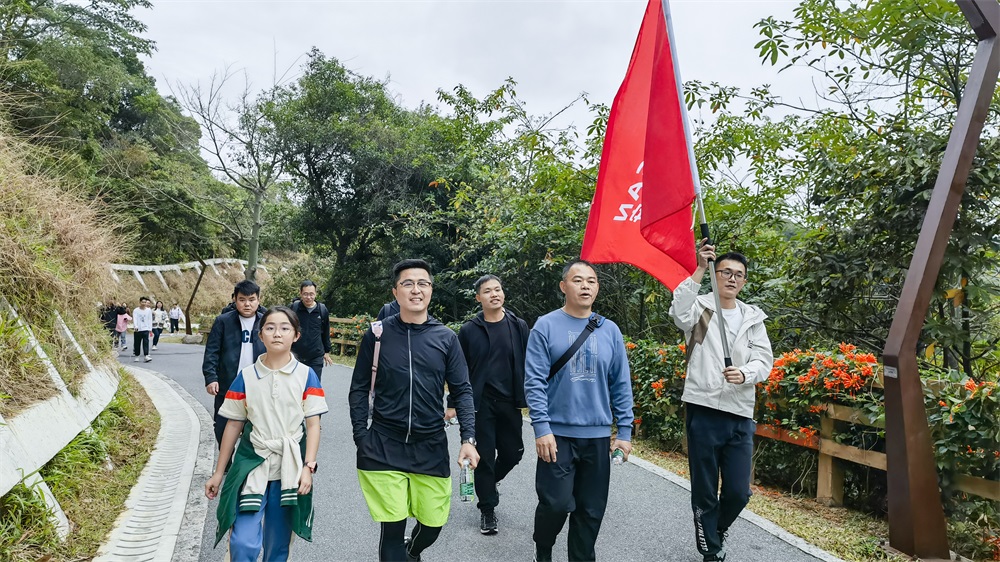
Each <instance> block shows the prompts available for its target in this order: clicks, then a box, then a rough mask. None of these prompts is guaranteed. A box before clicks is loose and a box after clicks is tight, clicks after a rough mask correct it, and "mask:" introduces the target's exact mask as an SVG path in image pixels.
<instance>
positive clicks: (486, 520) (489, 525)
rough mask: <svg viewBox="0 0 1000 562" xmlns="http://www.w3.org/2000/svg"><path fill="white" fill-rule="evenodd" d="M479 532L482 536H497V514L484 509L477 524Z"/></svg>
mask: <svg viewBox="0 0 1000 562" xmlns="http://www.w3.org/2000/svg"><path fill="white" fill-rule="evenodd" d="M479 532H480V533H482V534H484V535H495V534H497V514H496V512H495V511H493V510H492V509H484V510H483V514H482V517H481V518H480V522H479Z"/></svg>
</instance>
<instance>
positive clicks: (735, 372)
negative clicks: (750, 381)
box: [722, 367, 747, 384]
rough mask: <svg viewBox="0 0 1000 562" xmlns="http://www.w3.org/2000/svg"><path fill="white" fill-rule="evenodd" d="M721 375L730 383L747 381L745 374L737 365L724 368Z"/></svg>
mask: <svg viewBox="0 0 1000 562" xmlns="http://www.w3.org/2000/svg"><path fill="white" fill-rule="evenodd" d="M722 375H723V376H724V377H726V382H728V383H731V384H743V383H745V382H746V381H747V376H746V375H744V374H743V371H741V370H740V368H739V367H726V370H725V371H722Z"/></svg>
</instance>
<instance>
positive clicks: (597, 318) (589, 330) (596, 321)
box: [547, 312, 604, 381]
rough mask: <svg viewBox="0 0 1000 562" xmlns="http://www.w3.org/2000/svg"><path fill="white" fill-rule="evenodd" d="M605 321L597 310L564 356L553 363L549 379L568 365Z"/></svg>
mask: <svg viewBox="0 0 1000 562" xmlns="http://www.w3.org/2000/svg"><path fill="white" fill-rule="evenodd" d="M603 323H604V317H603V316H601V315H600V314H597V313H596V312H595V313H593V314H591V315H590V320H588V321H587V326H586V327H585V328H584V329H583V331H582V332H580V335H579V336H578V337H577V338H576V341H575V342H573V345H571V346H569V349H567V350H566V353H563V355H562V357H560V358H559V360H558V361H556V362H555V363H553V364H552V367H551V368H549V378H548V379H547V380H549V381H551V380H552V377H554V376H556V373H558V372H559V370H560V369H562V368H563V367H564V366H565V365H566V363H569V360H570V359H572V358H573V355H575V354H576V352H577V351H579V349H580V348H581V347H583V342H585V341H587V338H589V337H590V334H593V333H594V330H596V329H597V327H598V326H600V325H601V324H603Z"/></svg>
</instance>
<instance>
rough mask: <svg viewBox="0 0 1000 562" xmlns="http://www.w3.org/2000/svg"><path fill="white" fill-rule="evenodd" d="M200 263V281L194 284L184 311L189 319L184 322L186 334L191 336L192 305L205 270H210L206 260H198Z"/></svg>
mask: <svg viewBox="0 0 1000 562" xmlns="http://www.w3.org/2000/svg"><path fill="white" fill-rule="evenodd" d="M198 263H200V264H201V272H200V273H198V280H197V281H195V283H194V289H193V290H192V291H191V298H189V299H188V303H187V307H186V308H185V309H184V317H185V318H186V319H187V320H186V321H185V322H184V333H185V334H187V335H189V336H190V335H191V303H193V302H194V296H195V295H197V294H198V287H199V286H200V285H201V278H202V277H204V276H205V270H206V269H208V265H207V264H206V263H205V260H203V259H201V258H200V257H199V258H198Z"/></svg>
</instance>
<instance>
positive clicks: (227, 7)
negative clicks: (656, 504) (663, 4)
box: [137, 0, 811, 129]
mask: <svg viewBox="0 0 1000 562" xmlns="http://www.w3.org/2000/svg"><path fill="white" fill-rule="evenodd" d="M796 5H797V2H795V1H791V0H673V1H672V2H671V11H672V13H673V17H674V32H675V34H676V41H677V48H678V49H679V53H678V58H679V62H680V67H681V73H682V77H683V78H684V79H685V80H690V79H699V80H702V81H705V82H710V81H719V82H723V83H726V84H732V85H737V86H743V87H750V86H755V85H758V84H760V83H771V84H775V86H776V89H777V90H778V91H779V92H781V93H784V94H786V95H788V96H791V97H800V96H808V95H809V92H811V85H810V84H809V82H808V78H805V77H803V75H802V74H800V75H799V76H795V75H794V74H788V75H782V76H781V77H778V76H776V74H775V71H774V69H773V68H772V67H770V66H762V65H761V64H760V61H759V59H758V58H757V56H756V52H755V50H754V48H753V45H754V44H755V43H756V42H757V41H758V40H759V37H758V35H757V33H756V30H754V29H753V24H754V23H755V22H757V21H758V20H760V19H761V18H763V17H767V16H771V15H773V16H775V17H779V18H784V19H789V18H790V17H791V13H792V10H793V9H794V7H795V6H796ZM645 6H646V1H645V0H593V1H590V0H576V1H547V0H522V1H516V0H492V1H489V0H453V1H429V0H396V1H379V0H364V1H335V0H327V1H289V0H285V1H282V2H266V1H246V0H232V1H221V0H158V1H157V0H154V6H153V8H152V9H150V10H143V11H141V12H139V13H138V14H137V15H138V16H139V17H140V18H141V19H142V21H144V22H145V23H146V24H147V25H148V26H149V29H148V31H147V33H146V36H147V37H148V38H150V39H152V40H154V41H155V42H156V46H157V50H156V52H155V53H154V54H153V56H152V57H151V59H150V60H148V61H147V67H148V70H149V73H150V75H152V76H153V77H154V78H156V80H157V82H158V85H159V87H160V90H161V92H164V93H168V88H167V85H168V84H175V83H177V82H180V83H183V84H188V85H190V84H193V83H195V82H198V81H202V82H203V83H205V82H207V80H208V79H209V78H210V77H211V75H212V73H213V72H216V71H220V70H221V69H222V68H224V67H225V66H226V65H231V67H232V68H234V69H246V71H247V72H248V74H249V76H250V78H251V80H252V82H253V85H254V86H255V87H258V88H265V87H267V86H269V85H270V84H271V83H272V77H273V75H274V69H275V68H277V69H278V72H279V73H280V72H283V71H285V70H287V69H288V68H290V67H291V68H292V69H293V73H294V74H297V73H298V69H299V66H300V65H301V63H302V62H303V61H304V57H303V54H304V53H306V52H307V51H308V50H309V49H310V48H312V47H313V46H316V47H318V48H319V49H320V50H321V51H322V52H323V53H324V54H326V55H327V56H330V57H336V58H337V59H339V60H340V61H342V62H343V63H344V64H345V65H346V66H347V67H348V68H350V69H352V70H354V71H355V72H358V73H361V74H365V75H369V76H374V77H377V78H386V77H388V78H389V79H390V88H391V90H392V91H393V92H394V93H395V94H396V96H397V97H398V99H399V100H400V101H401V102H402V103H403V104H404V105H406V106H407V107H415V106H417V105H418V104H419V103H420V102H421V101H428V102H432V103H435V104H436V96H435V91H436V90H437V89H438V88H445V89H451V88H452V87H454V86H455V85H457V84H464V85H466V86H467V87H469V88H470V89H471V90H472V91H473V93H474V94H475V95H476V96H477V97H482V96H483V95H485V94H486V93H488V92H489V91H491V90H493V89H495V88H496V87H498V86H500V85H501V84H502V82H503V80H504V79H505V78H507V77H508V76H510V77H513V78H514V79H515V80H516V81H517V82H518V87H517V93H518V95H519V97H520V98H521V99H523V100H524V101H525V102H526V103H527V107H528V111H529V112H530V113H532V114H535V115H539V114H545V113H551V112H554V111H558V110H559V109H561V108H562V107H564V106H565V105H566V104H567V103H569V102H570V101H572V100H573V99H574V98H576V96H577V95H578V94H580V93H581V92H587V93H588V94H589V99H590V100H591V101H592V102H603V103H607V104H609V105H610V104H611V101H612V99H613V98H614V95H615V92H616V91H617V89H618V86H619V85H620V83H621V80H622V77H623V76H624V74H625V70H626V68H627V66H628V61H629V57H630V56H631V53H632V47H633V45H634V43H635V38H636V34H637V32H638V30H639V25H640V23H641V21H642V14H643V11H644V10H645ZM589 121H590V115H589V113H588V112H586V110H585V109H584V108H583V107H580V108H578V109H575V110H573V111H571V112H568V114H567V117H566V119H564V120H563V123H561V124H566V122H573V123H575V124H576V125H577V126H578V128H580V129H582V128H585V126H586V125H587V124H588V123H589Z"/></svg>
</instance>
